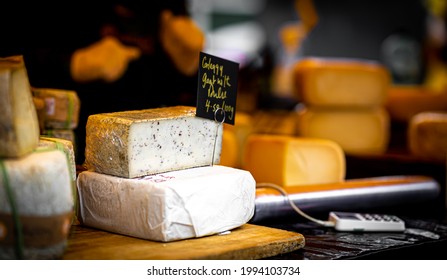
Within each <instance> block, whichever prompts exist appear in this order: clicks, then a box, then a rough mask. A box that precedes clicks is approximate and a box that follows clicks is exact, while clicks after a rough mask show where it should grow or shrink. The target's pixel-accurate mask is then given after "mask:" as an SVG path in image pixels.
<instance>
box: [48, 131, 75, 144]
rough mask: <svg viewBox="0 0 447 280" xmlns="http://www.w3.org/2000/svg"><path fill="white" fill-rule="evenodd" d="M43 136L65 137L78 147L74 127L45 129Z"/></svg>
mask: <svg viewBox="0 0 447 280" xmlns="http://www.w3.org/2000/svg"><path fill="white" fill-rule="evenodd" d="M41 136H45V137H51V138H60V139H65V140H67V141H70V142H71V143H72V144H73V146H74V149H76V135H75V132H74V130H73V129H45V130H44V131H42V134H41Z"/></svg>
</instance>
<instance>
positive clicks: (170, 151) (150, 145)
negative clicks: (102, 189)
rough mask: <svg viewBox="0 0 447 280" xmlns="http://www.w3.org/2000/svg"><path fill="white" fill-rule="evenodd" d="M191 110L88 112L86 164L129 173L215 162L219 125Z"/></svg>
mask: <svg viewBox="0 0 447 280" xmlns="http://www.w3.org/2000/svg"><path fill="white" fill-rule="evenodd" d="M195 110H196V109H195V108H194V107H188V106H174V107H165V108H156V109H147V110H135V111H124V112H115V113H104V114H95V115H90V116H89V118H88V121H87V127H86V149H85V163H86V166H87V168H88V169H89V170H91V171H95V172H98V173H103V174H109V175H115V176H119V177H125V178H135V177H140V176H144V175H150V174H157V173H163V172H167V171H174V170H181V169H186V168H192V167H199V166H206V165H212V164H213V163H214V164H218V163H219V162H220V153H221V149H222V125H220V123H217V122H215V121H214V120H208V119H204V118H200V117H196V116H195ZM213 153H214V154H213Z"/></svg>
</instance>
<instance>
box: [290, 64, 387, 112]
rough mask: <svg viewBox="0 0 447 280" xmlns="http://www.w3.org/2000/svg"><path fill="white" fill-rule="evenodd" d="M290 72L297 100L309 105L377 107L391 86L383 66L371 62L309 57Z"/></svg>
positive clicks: (381, 103)
mask: <svg viewBox="0 0 447 280" xmlns="http://www.w3.org/2000/svg"><path fill="white" fill-rule="evenodd" d="M293 73H294V74H293V75H294V81H295V91H296V95H297V97H298V98H299V99H300V100H301V101H302V102H303V103H305V104H308V105H312V106H336V107H340V106H342V107H352V106H354V107H375V106H380V105H383V104H384V103H385V101H386V97H387V89H388V86H389V84H390V74H389V72H388V70H387V69H386V67H385V66H384V65H382V64H380V63H377V62H375V61H370V60H360V59H357V60H356V59H342V58H339V59H335V58H332V59H331V58H315V57H309V58H305V59H303V60H300V61H299V62H297V63H296V64H295V65H294V68H293Z"/></svg>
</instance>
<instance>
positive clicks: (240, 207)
mask: <svg viewBox="0 0 447 280" xmlns="http://www.w3.org/2000/svg"><path fill="white" fill-rule="evenodd" d="M77 187H78V192H79V197H80V210H81V211H80V214H81V218H80V220H81V222H82V223H83V224H85V225H87V226H91V227H95V228H99V229H103V230H107V231H111V232H116V233H120V234H124V235H129V236H134V237H139V238H143V239H149V240H154V241H173V240H180V239H187V238H194V237H201V236H207V235H212V234H216V233H220V232H223V231H226V230H231V229H233V228H236V227H239V226H241V225H243V224H245V223H247V222H248V221H249V220H250V219H251V217H252V216H253V214H254V204H255V192H256V182H255V180H254V179H253V177H252V176H251V174H250V173H249V172H248V171H245V170H240V169H235V168H230V167H225V166H220V165H214V166H206V167H197V168H191V169H187V170H180V171H172V172H166V173H163V174H156V175H151V176H146V177H141V178H134V179H128V178H120V177H116V176H110V175H106V174H100V173H96V172H91V171H84V172H81V173H80V174H79V176H78V179H77Z"/></svg>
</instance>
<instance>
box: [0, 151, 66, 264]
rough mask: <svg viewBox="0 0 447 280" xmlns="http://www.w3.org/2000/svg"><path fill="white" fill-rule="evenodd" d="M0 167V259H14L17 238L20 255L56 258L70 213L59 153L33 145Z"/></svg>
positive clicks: (61, 249)
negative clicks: (32, 148)
mask: <svg viewBox="0 0 447 280" xmlns="http://www.w3.org/2000/svg"><path fill="white" fill-rule="evenodd" d="M0 169H1V172H0V229H2V230H0V259H17V258H19V257H20V256H17V253H18V252H17V251H16V248H17V244H18V243H17V242H22V248H21V249H20V251H21V254H22V257H23V258H24V259H54V258H60V257H61V256H62V254H63V252H64V250H65V248H66V245H67V237H68V233H69V230H70V226H71V222H72V218H73V214H74V211H73V210H74V209H73V207H74V201H73V196H72V184H71V183H72V180H71V177H70V172H69V166H68V163H67V158H66V156H65V154H64V153H63V152H62V151H59V150H53V149H51V150H48V149H45V150H42V149H37V150H35V151H34V152H32V153H30V154H29V155H26V156H23V157H20V158H18V159H2V160H0ZM17 220H20V225H19V224H18V223H17ZM17 230H19V231H20V235H19V234H18V231H17Z"/></svg>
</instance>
